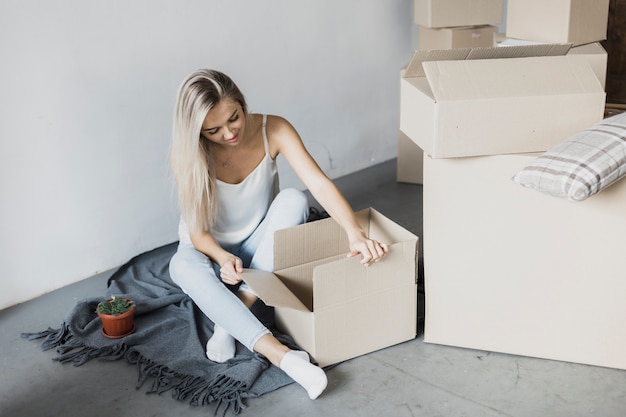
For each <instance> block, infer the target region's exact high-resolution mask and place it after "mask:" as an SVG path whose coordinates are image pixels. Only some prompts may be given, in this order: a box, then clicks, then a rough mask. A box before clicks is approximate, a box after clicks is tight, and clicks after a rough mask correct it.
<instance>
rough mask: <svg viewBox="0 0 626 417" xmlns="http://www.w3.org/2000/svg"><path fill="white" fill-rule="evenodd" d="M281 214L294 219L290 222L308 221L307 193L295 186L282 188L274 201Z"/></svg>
mask: <svg viewBox="0 0 626 417" xmlns="http://www.w3.org/2000/svg"><path fill="white" fill-rule="evenodd" d="M272 205H273V206H275V208H276V210H277V211H279V212H280V216H281V217H282V216H286V217H287V218H290V219H293V220H292V221H290V223H294V224H301V223H304V222H305V221H306V218H307V216H308V213H309V201H308V199H307V197H306V195H305V194H304V193H303V192H302V191H300V190H297V189H295V188H286V189H284V190H281V191H280V192H279V193H278V195H277V196H276V198H275V199H274V202H273V203H272Z"/></svg>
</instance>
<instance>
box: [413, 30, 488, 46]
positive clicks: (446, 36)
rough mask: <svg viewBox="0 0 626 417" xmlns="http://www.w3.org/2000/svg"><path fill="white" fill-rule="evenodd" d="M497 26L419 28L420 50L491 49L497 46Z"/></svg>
mask: <svg viewBox="0 0 626 417" xmlns="http://www.w3.org/2000/svg"><path fill="white" fill-rule="evenodd" d="M497 30H498V28H496V27H495V26H489V25H483V26H460V27H453V28H438V29H433V28H427V27H424V26H420V27H419V49H422V50H430V49H452V48H478V47H491V46H494V44H495V34H496V32H497Z"/></svg>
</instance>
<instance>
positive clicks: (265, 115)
mask: <svg viewBox="0 0 626 417" xmlns="http://www.w3.org/2000/svg"><path fill="white" fill-rule="evenodd" d="M266 126H267V114H264V115H263V123H262V124H261V132H262V133H263V147H264V148H265V153H266V154H268V155H269V153H270V145H269V142H268V141H267V130H266Z"/></svg>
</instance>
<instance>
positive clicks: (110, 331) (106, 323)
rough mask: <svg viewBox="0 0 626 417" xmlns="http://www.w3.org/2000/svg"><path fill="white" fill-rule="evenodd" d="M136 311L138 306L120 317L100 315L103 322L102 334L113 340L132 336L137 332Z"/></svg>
mask: <svg viewBox="0 0 626 417" xmlns="http://www.w3.org/2000/svg"><path fill="white" fill-rule="evenodd" d="M135 310H136V306H133V308H131V309H130V310H128V311H127V312H126V313H123V314H120V315H119V316H112V315H109V314H101V313H98V316H99V317H100V320H102V334H103V335H105V336H106V337H109V338H112V339H118V338H120V337H124V336H128V335H129V334H131V333H132V332H133V331H135V320H134V318H135Z"/></svg>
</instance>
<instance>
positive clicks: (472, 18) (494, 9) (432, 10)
mask: <svg viewBox="0 0 626 417" xmlns="http://www.w3.org/2000/svg"><path fill="white" fill-rule="evenodd" d="M413 7H414V14H415V23H416V24H418V25H420V26H425V27H430V28H442V27H452V26H470V25H498V24H500V23H501V22H502V10H503V2H502V0H414V2H413Z"/></svg>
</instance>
